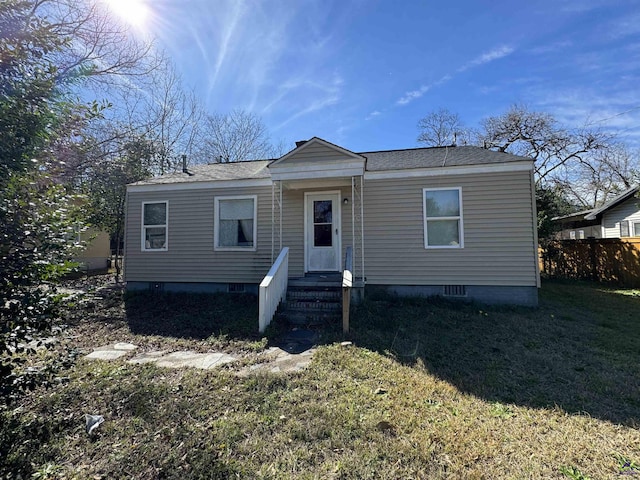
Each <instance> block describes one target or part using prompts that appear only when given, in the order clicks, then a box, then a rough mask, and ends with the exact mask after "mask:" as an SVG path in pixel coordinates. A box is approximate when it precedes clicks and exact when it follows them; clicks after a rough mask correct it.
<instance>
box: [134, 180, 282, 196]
mask: <svg viewBox="0 0 640 480" xmlns="http://www.w3.org/2000/svg"><path fill="white" fill-rule="evenodd" d="M272 183H273V181H272V180H271V179H270V178H251V179H246V180H210V181H207V182H180V183H148V184H145V185H127V191H128V192H131V193H145V192H159V191H161V192H168V191H175V190H211V189H215V188H241V187H270V186H271V184H272Z"/></svg>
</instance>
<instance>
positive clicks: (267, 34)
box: [145, 0, 640, 151]
mask: <svg viewBox="0 0 640 480" xmlns="http://www.w3.org/2000/svg"><path fill="white" fill-rule="evenodd" d="M147 5H148V7H149V8H150V9H151V10H152V14H151V17H150V18H149V19H148V22H147V24H146V26H145V28H146V29H147V30H148V32H149V33H150V34H151V35H153V36H156V37H157V38H158V44H159V45H160V46H161V47H163V48H165V49H166V50H167V51H168V52H169V54H170V55H171V57H172V58H173V60H174V61H175V63H176V65H177V67H178V70H179V71H180V72H181V74H182V75H183V78H184V80H185V83H186V84H187V85H188V86H191V87H193V88H195V90H196V92H197V94H198V95H199V96H200V98H201V99H202V101H203V102H204V104H205V106H206V109H207V110H208V111H210V112H221V113H223V112H227V111H229V110H231V109H236V108H237V109H244V110H247V111H251V112H253V113H256V114H257V115H259V116H261V117H262V119H263V120H264V122H265V124H266V125H267V127H268V129H269V131H270V132H271V134H272V137H273V139H274V140H280V139H283V140H286V141H287V142H293V141H295V140H301V139H307V138H310V137H312V136H319V137H322V138H325V139H327V140H329V141H331V142H335V143H338V144H340V145H342V146H344V147H346V148H349V149H351V150H354V151H366V150H378V149H394V148H410V147H415V146H417V143H416V137H417V134H418V131H417V127H416V123H417V122H418V120H419V119H420V118H421V117H423V116H424V115H425V114H427V113H429V112H430V111H433V110H435V109H437V108H439V107H445V108H448V109H449V110H451V111H453V112H457V113H458V114H459V115H460V116H461V117H462V119H463V120H464V122H465V123H466V124H467V125H469V126H475V125H477V123H478V121H479V120H480V119H482V118H484V117H486V116H489V115H497V114H500V113H502V112H504V111H505V110H506V109H507V108H508V107H509V106H510V105H511V104H513V103H523V104H526V105H528V106H529V107H530V108H532V109H535V110H542V111H546V112H549V113H552V114H554V115H555V116H556V117H557V118H558V119H559V120H560V121H562V122H564V123H566V124H568V125H571V126H580V125H584V124H585V123H591V124H592V125H597V126H600V127H602V128H604V129H609V130H616V131H617V132H619V133H620V135H622V138H623V139H624V140H625V141H626V142H627V143H628V144H630V145H632V146H640V1H636V0H624V1H621V0H602V1H601V0H530V1H527V2H514V1H512V0H511V1H506V0H493V1H471V0H460V1H455V0H453V1H448V2H444V1H427V0H412V1H401V0H396V1H383V0H380V1H365V0H341V1H331V0H247V1H241V0H155V1H153V2H151V1H149V2H148V4H147ZM625 112H626V113H625Z"/></svg>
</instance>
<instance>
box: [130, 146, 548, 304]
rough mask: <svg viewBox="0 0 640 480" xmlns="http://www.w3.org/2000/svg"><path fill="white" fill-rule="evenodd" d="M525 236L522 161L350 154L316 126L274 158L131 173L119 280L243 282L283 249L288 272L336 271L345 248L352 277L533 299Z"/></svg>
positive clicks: (440, 291) (249, 283)
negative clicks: (138, 177) (138, 176)
mask: <svg viewBox="0 0 640 480" xmlns="http://www.w3.org/2000/svg"><path fill="white" fill-rule="evenodd" d="M537 243H538V242H537V232H536V209H535V187H534V181H533V160H532V159H529V158H524V157H519V156H515V155H511V154H507V153H502V152H495V151H490V150H486V149H483V148H480V147H473V146H450V147H432V148H412V149H404V150H388V151H375V152H359V153H355V152H352V151H349V150H347V149H346V148H343V147H341V146H338V145H334V144H332V143H330V142H327V141H325V140H323V139H320V138H317V137H314V138H312V139H310V140H308V141H304V142H297V144H296V148H294V149H293V150H291V151H290V152H288V153H287V154H285V155H283V156H282V157H280V158H278V159H274V160H258V161H246V162H236V163H213V164H209V165H199V166H194V167H190V168H189V169H187V168H183V171H182V172H179V173H174V174H169V175H163V176H160V177H157V178H152V179H150V180H146V181H141V182H137V183H133V184H131V185H129V186H128V188H127V207H126V236H125V258H126V265H125V273H124V279H125V281H126V283H127V288H129V289H159V290H182V291H198V292H208V291H219V290H224V291H253V292H255V291H257V289H258V285H259V284H260V283H261V281H262V280H263V278H264V277H265V275H266V274H267V272H269V271H270V268H271V267H272V265H273V263H274V261H275V260H276V258H279V254H280V252H281V251H282V252H284V250H285V249H286V251H287V252H288V270H287V272H286V274H287V275H288V277H289V278H290V279H294V278H303V277H305V275H307V276H311V275H320V276H322V275H331V274H334V273H339V272H341V271H342V270H343V269H344V268H345V264H346V263H347V261H346V260H345V259H346V258H349V255H348V253H351V254H352V258H353V266H352V267H351V270H353V278H354V285H355V286H358V287H360V288H364V289H368V288H369V287H371V286H376V287H380V288H385V289H387V290H389V291H391V292H395V293H397V294H401V295H444V296H455V297H464V298H468V299H474V300H479V301H482V302H487V303H505V304H522V305H536V304H537V299H538V287H539V281H540V280H539V271H538V262H537ZM287 247H288V248H287ZM348 263H350V262H348Z"/></svg>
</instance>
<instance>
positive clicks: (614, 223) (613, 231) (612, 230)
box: [602, 197, 640, 238]
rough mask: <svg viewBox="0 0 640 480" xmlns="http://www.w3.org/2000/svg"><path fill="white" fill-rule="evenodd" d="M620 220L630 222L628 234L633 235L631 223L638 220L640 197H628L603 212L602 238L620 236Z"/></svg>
mask: <svg viewBox="0 0 640 480" xmlns="http://www.w3.org/2000/svg"><path fill="white" fill-rule="evenodd" d="M621 221H625V222H630V225H629V235H630V236H633V223H635V222H640V199H638V198H635V197H632V198H629V199H627V200H626V201H624V202H622V203H621V204H620V205H618V206H616V207H614V208H612V209H611V210H609V211H608V212H606V213H604V214H603V216H602V231H603V238H620V222H621Z"/></svg>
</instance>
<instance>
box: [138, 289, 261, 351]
mask: <svg viewBox="0 0 640 480" xmlns="http://www.w3.org/2000/svg"><path fill="white" fill-rule="evenodd" d="M125 311H126V320H127V323H128V325H129V328H130V329H131V332H132V333H136V334H141V335H161V336H167V337H177V338H186V339H197V340H203V339H206V338H209V337H210V336H212V335H226V336H227V337H228V338H231V339H247V340H254V339H256V338H260V335H259V334H258V332H257V326H258V300H257V298H256V297H255V296H254V295H249V294H228V293H215V294H192V293H162V294H158V293H152V292H135V293H128V294H126V295H125Z"/></svg>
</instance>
